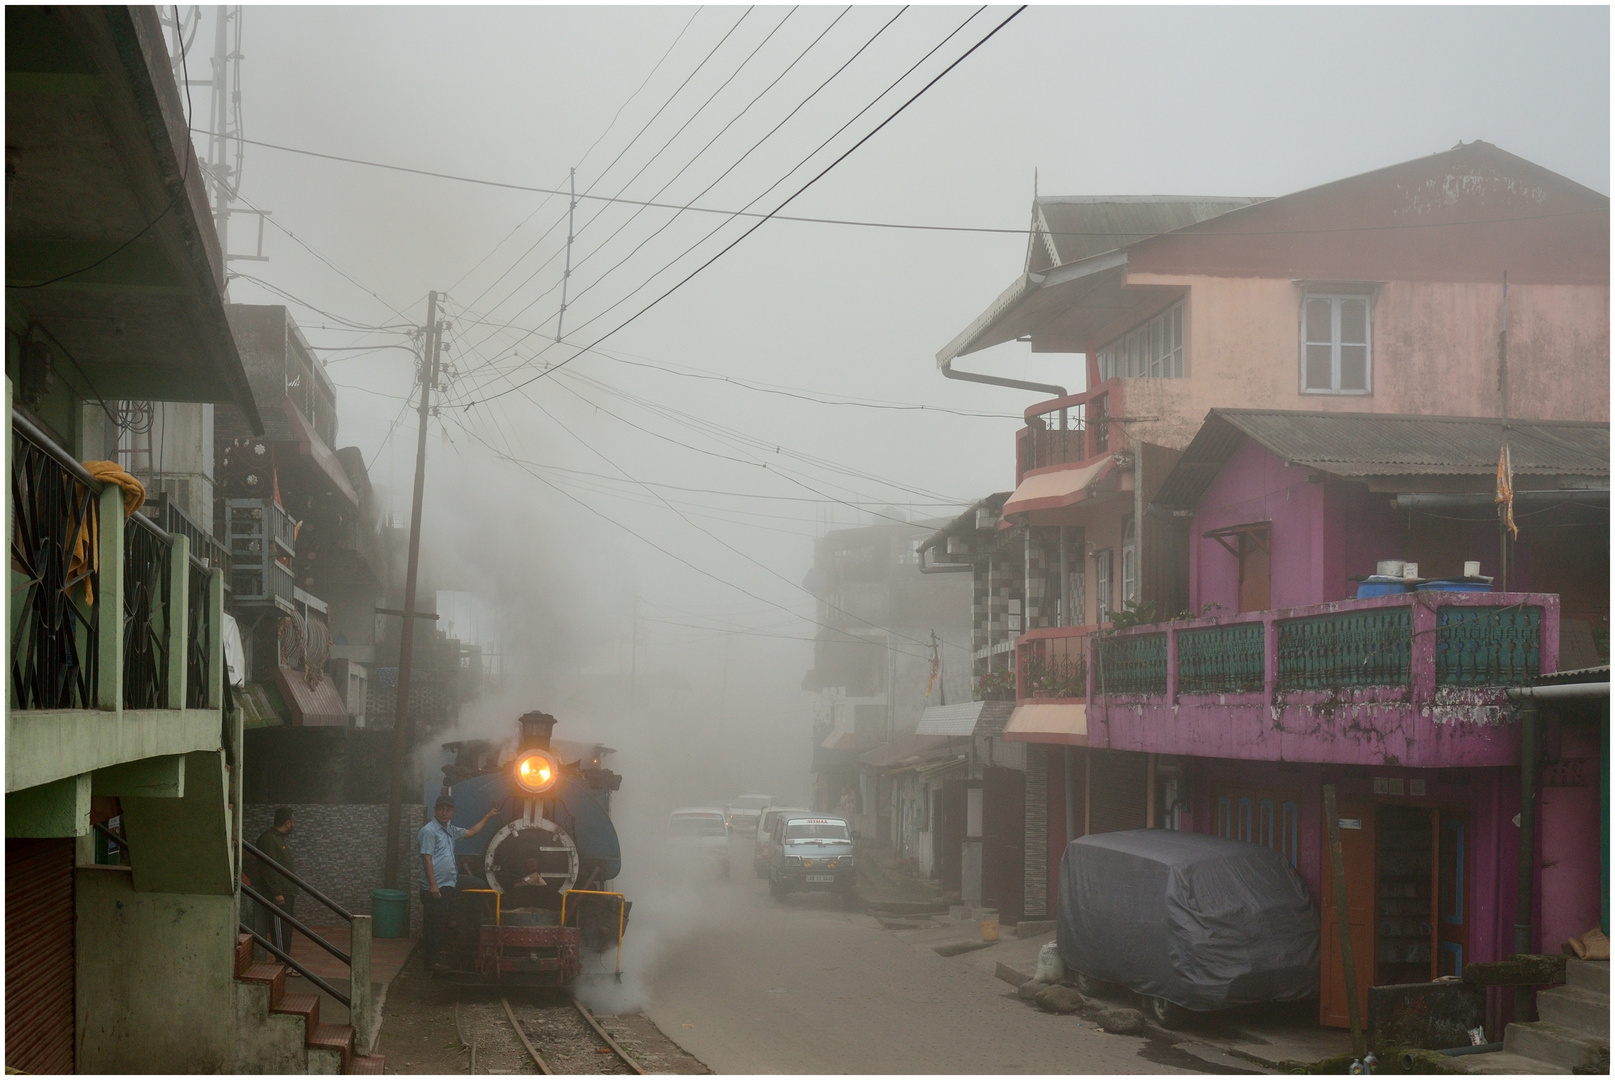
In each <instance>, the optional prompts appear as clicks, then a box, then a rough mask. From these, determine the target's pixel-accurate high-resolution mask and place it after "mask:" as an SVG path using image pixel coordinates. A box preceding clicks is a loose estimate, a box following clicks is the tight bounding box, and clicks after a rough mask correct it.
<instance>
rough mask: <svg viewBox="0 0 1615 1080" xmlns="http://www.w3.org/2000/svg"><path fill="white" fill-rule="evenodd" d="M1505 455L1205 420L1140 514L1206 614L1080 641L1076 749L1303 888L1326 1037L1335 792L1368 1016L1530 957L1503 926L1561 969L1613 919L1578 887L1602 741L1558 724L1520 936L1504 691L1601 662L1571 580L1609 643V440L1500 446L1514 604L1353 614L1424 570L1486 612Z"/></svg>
mask: <svg viewBox="0 0 1615 1080" xmlns="http://www.w3.org/2000/svg"><path fill="white" fill-rule="evenodd" d="M1502 438H1503V428H1502V424H1501V423H1500V422H1499V421H1496V420H1481V419H1475V418H1467V417H1400V416H1389V415H1372V414H1357V415H1354V414H1348V413H1297V412H1282V411H1258V410H1238V409H1233V410H1213V411H1212V413H1211V415H1210V416H1208V417H1207V419H1206V422H1205V424H1204V425H1203V426H1202V428H1201V429H1200V432H1199V433H1198V434H1197V435H1196V436H1195V438H1194V440H1193V441H1192V442H1191V443H1190V445H1189V446H1188V448H1187V449H1186V450H1185V451H1184V453H1183V455H1182V457H1181V458H1180V460H1179V462H1178V465H1177V467H1176V468H1175V469H1174V470H1173V471H1172V473H1171V474H1170V475H1168V476H1167V477H1166V479H1165V481H1164V482H1163V484H1162V486H1161V488H1160V491H1159V492H1158V493H1157V495H1156V498H1155V501H1154V503H1153V504H1152V508H1151V509H1152V512H1154V513H1155V514H1156V515H1157V516H1159V517H1162V518H1163V519H1167V520H1170V521H1173V522H1175V523H1182V524H1184V525H1186V526H1187V528H1186V530H1185V532H1186V538H1187V542H1188V546H1189V552H1190V562H1189V591H1190V595H1191V597H1193V598H1194V603H1195V610H1197V611H1198V612H1199V613H1200V614H1201V615H1202V616H1203V617H1200V618H1187V619H1181V620H1177V621H1173V622H1169V623H1157V624H1153V625H1144V626H1139V627H1134V628H1130V629H1125V630H1122V631H1120V632H1119V633H1116V634H1114V635H1112V636H1105V637H1094V638H1090V639H1089V641H1088V645H1089V650H1088V664H1087V675H1088V680H1089V695H1088V698H1087V702H1086V720H1087V735H1088V745H1089V746H1090V747H1093V746H1103V747H1106V748H1107V749H1108V750H1110V751H1117V750H1125V751H1131V752H1135V753H1142V754H1146V755H1150V756H1151V759H1152V760H1154V761H1155V762H1156V773H1157V775H1161V774H1162V770H1163V768H1164V769H1165V770H1166V775H1169V776H1170V777H1171V778H1172V781H1173V784H1174V785H1175V786H1174V787H1173V788H1172V789H1171V790H1170V791H1168V790H1165V789H1164V787H1161V786H1157V788H1156V789H1155V790H1152V791H1151V792H1150V793H1149V797H1150V798H1151V799H1153V800H1157V807H1158V809H1157V813H1158V815H1159V817H1160V818H1161V820H1162V821H1163V822H1165V823H1168V824H1170V825H1172V826H1173V827H1176V828H1185V829H1193V830H1196V831H1200V832H1214V833H1217V834H1220V835H1223V836H1230V837H1233V838H1236V839H1244V840H1248V841H1250V842H1253V843H1260V844H1264V845H1266V846H1269V847H1274V848H1277V849H1278V850H1280V851H1282V852H1284V853H1285V854H1286V856H1287V857H1288V858H1289V859H1290V861H1291V862H1292V863H1293V864H1294V865H1295V866H1296V868H1297V869H1298V870H1299V871H1300V873H1301V875H1302V877H1303V878H1304V879H1305V880H1306V881H1307V883H1308V886H1309V887H1310V888H1311V889H1312V891H1313V896H1314V898H1315V900H1316V901H1317V902H1318V904H1319V908H1320V911H1321V912H1322V915H1323V929H1324V953H1323V971H1322V983H1323V985H1322V997H1321V1019H1322V1020H1323V1021H1324V1022H1325V1023H1330V1024H1340V1025H1344V1024H1345V1022H1346V1015H1347V1011H1346V1000H1345V992H1344V976H1343V974H1342V969H1341V965H1340V956H1339V948H1338V942H1337V940H1335V939H1333V938H1332V937H1331V933H1330V930H1331V928H1332V927H1333V926H1334V925H1335V922H1334V918H1335V916H1334V914H1333V912H1334V908H1333V890H1332V884H1331V882H1330V879H1329V874H1328V871H1327V858H1326V855H1325V851H1326V849H1325V847H1324V844H1325V828H1324V825H1325V822H1324V821H1323V820H1322V817H1321V804H1322V789H1323V785H1325V784H1332V785H1334V786H1335V788H1336V790H1337V792H1338V796H1339V800H1340V802H1339V805H1340V814H1341V818H1342V821H1344V822H1347V823H1348V825H1347V826H1346V827H1345V828H1343V831H1342V837H1343V840H1342V845H1343V854H1344V857H1345V865H1346V868H1347V881H1348V904H1349V905H1350V908H1351V921H1352V925H1353V931H1352V938H1353V952H1354V954H1355V955H1356V956H1357V957H1358V958H1359V959H1358V972H1359V985H1360V986H1361V988H1362V989H1361V993H1362V994H1363V995H1364V996H1365V1000H1366V993H1367V986H1368V985H1382V984H1386V983H1399V982H1423V981H1427V980H1430V979H1434V978H1436V977H1438V976H1440V975H1455V974H1458V973H1460V972H1461V970H1462V967H1463V965H1464V964H1465V963H1469V962H1472V961H1474V960H1477V959H1481V960H1488V959H1501V958H1503V957H1505V956H1507V955H1509V954H1510V953H1512V952H1514V951H1517V944H1516V934H1515V924H1516V922H1523V923H1525V924H1527V925H1528V926H1529V927H1530V941H1529V943H1528V944H1527V945H1526V948H1527V949H1531V950H1536V951H1546V952H1557V951H1558V948H1559V945H1560V944H1562V943H1563V941H1565V940H1566V939H1567V938H1568V937H1570V936H1572V935H1579V934H1580V933H1582V932H1584V931H1586V930H1587V929H1590V928H1591V927H1593V926H1597V925H1599V924H1600V923H1601V922H1602V921H1603V918H1604V914H1603V912H1604V904H1603V893H1602V889H1601V881H1602V880H1607V869H1606V870H1605V874H1604V875H1600V874H1599V873H1597V872H1596V871H1595V870H1593V869H1592V868H1594V867H1598V866H1600V865H1602V866H1604V867H1606V868H1607V858H1606V857H1604V856H1603V853H1604V852H1605V851H1606V850H1607V849H1605V848H1604V847H1603V844H1602V834H1601V831H1600V827H1599V816H1598V813H1597V808H1598V806H1599V805H1600V801H1599V787H1600V784H1604V785H1607V778H1605V779H1603V780H1599V779H1598V776H1599V775H1600V773H1599V769H1600V765H1601V762H1602V760H1603V755H1602V753H1601V744H1600V738H1607V734H1603V735H1601V734H1600V732H1601V731H1603V730H1605V729H1607V712H1606V713H1605V717H1606V720H1605V723H1604V724H1603V725H1602V726H1599V725H1596V724H1588V723H1586V722H1583V721H1567V720H1566V719H1565V717H1563V716H1560V715H1557V714H1556V715H1553V716H1551V717H1549V719H1548V724H1547V727H1546V729H1545V731H1546V732H1547V734H1548V735H1549V742H1550V743H1551V746H1550V749H1549V757H1548V758H1547V767H1546V768H1545V769H1544V770H1543V771H1542V773H1541V775H1542V776H1543V777H1545V778H1546V779H1544V780H1543V784H1544V786H1543V788H1542V796H1541V799H1540V802H1539V804H1538V809H1539V811H1540V813H1539V814H1538V816H1537V818H1536V821H1535V826H1534V828H1533V830H1532V832H1533V848H1534V852H1533V853H1532V854H1538V855H1540V857H1539V858H1536V859H1535V860H1534V861H1535V864H1536V865H1537V867H1538V874H1537V877H1538V882H1537V886H1536V888H1537V892H1536V895H1535V897H1534V898H1533V899H1532V901H1531V905H1530V909H1529V910H1526V911H1525V912H1524V917H1523V918H1517V915H1518V914H1519V913H1520V908H1519V905H1518V903H1517V899H1518V890H1517V883H1518V877H1517V869H1518V865H1519V861H1520V828H1519V827H1517V826H1516V825H1515V823H1514V816H1515V815H1516V814H1518V813H1520V811H1521V809H1522V806H1523V805H1524V804H1525V800H1524V795H1523V793H1522V786H1521V785H1522V776H1521V768H1520V766H1521V761H1522V758H1521V741H1522V728H1521V709H1520V706H1519V705H1518V704H1517V703H1516V702H1514V701H1512V700H1511V699H1510V695H1509V693H1508V688H1510V687H1527V686H1534V685H1535V684H1537V683H1538V682H1539V681H1540V680H1541V679H1542V678H1543V677H1545V676H1552V675H1553V674H1554V673H1555V672H1556V671H1557V670H1558V669H1559V668H1560V667H1561V666H1562V664H1561V658H1568V659H1570V660H1571V666H1573V667H1579V666H1583V665H1586V666H1592V665H1597V664H1600V663H1604V664H1607V660H1606V659H1601V658H1600V656H1599V654H1598V650H1599V646H1598V644H1597V642H1598V635H1597V634H1595V633H1594V630H1593V626H1592V625H1590V624H1589V623H1588V622H1587V621H1586V620H1578V619H1571V620H1565V621H1563V622H1562V621H1561V611H1562V604H1561V597H1560V595H1558V594H1557V592H1555V591H1549V590H1548V589H1546V588H1543V586H1542V584H1541V581H1542V580H1543V579H1544V578H1547V579H1551V580H1554V581H1556V582H1571V576H1573V575H1579V577H1577V578H1576V580H1575V581H1574V582H1573V583H1572V588H1571V590H1570V591H1567V593H1566V595H1565V597H1564V599H1565V601H1566V602H1568V603H1573V604H1576V605H1578V609H1579V610H1581V611H1584V612H1590V613H1592V614H1593V615H1594V617H1595V619H1597V618H1599V617H1600V616H1598V612H1599V611H1600V609H1601V610H1602V616H1601V618H1602V625H1603V626H1604V627H1606V628H1607V624H1608V606H1607V605H1608V546H1609V526H1608V507H1609V429H1608V427H1607V426H1606V425H1601V424H1589V423H1575V422H1570V423H1563V422H1560V423H1554V422H1547V421H1521V422H1517V423H1515V424H1512V425H1511V426H1510V432H1509V439H1510V444H1511V452H1512V456H1513V461H1514V468H1515V486H1516V492H1517V495H1516V514H1517V515H1519V516H1520V517H1521V519H1522V522H1523V525H1522V529H1521V533H1520V540H1519V542H1518V543H1517V544H1515V545H1511V547H1510V551H1509V554H1510V556H1511V566H1510V573H1511V577H1510V578H1509V583H1508V585H1507V587H1506V590H1505V591H1490V589H1489V588H1488V587H1487V586H1486V585H1485V584H1483V583H1481V582H1480V581H1479V580H1477V579H1469V580H1467V581H1465V582H1462V583H1460V584H1462V585H1463V586H1464V587H1466V588H1473V589H1480V590H1486V591H1463V592H1460V591H1447V590H1440V589H1432V590H1430V591H1423V590H1421V591H1417V592H1404V591H1402V588H1401V586H1400V585H1393V586H1378V588H1387V587H1388V588H1391V589H1394V590H1395V591H1393V592H1391V593H1389V594H1388V595H1380V596H1374V597H1370V598H1365V599H1357V598H1356V592H1357V589H1358V584H1357V582H1358V580H1360V579H1362V578H1364V577H1366V576H1368V575H1371V574H1373V573H1374V572H1375V570H1376V568H1377V564H1378V563H1380V562H1381V561H1382V560H1410V559H1413V557H1414V556H1415V555H1416V556H1417V561H1418V564H1419V574H1420V575H1421V576H1422V577H1423V578H1425V579H1439V578H1452V579H1456V578H1460V577H1462V576H1463V574H1464V565H1463V564H1464V563H1465V562H1469V561H1474V562H1479V563H1481V566H1482V568H1483V570H1485V571H1490V572H1491V574H1490V575H1488V576H1494V580H1493V583H1492V584H1493V586H1496V587H1501V584H1502V583H1501V580H1500V579H1501V574H1500V573H1499V572H1498V568H1497V565H1496V560H1497V559H1498V557H1499V549H1498V535H1497V531H1498V530H1497V516H1496V511H1495V508H1494V507H1493V505H1492V500H1493V492H1494V486H1495V469H1496V465H1495V462H1496V455H1497V451H1498V448H1499V447H1500V446H1501V443H1502ZM1555 575H1557V576H1555ZM1567 628H1573V631H1574V632H1573V633H1571V634H1570V635H1568V640H1567V637H1566V635H1564V634H1563V631H1564V630H1565V629H1567ZM1603 640H1604V642H1605V645H1604V646H1603V648H1604V649H1605V650H1607V636H1605V637H1604V639H1603ZM1605 656H1607V651H1606V653H1605ZM1605 670H1606V671H1607V668H1606V669H1605ZM1605 679H1606V682H1607V675H1606V676H1605ZM1534 737H1535V736H1533V738H1534ZM1163 762H1164V763H1166V764H1165V765H1164V766H1163V764H1162V763H1163ZM1533 776H1535V773H1534V771H1533ZM1531 786H1532V787H1535V780H1534V779H1533V780H1532V782H1531ZM1550 856H1551V857H1550Z"/></svg>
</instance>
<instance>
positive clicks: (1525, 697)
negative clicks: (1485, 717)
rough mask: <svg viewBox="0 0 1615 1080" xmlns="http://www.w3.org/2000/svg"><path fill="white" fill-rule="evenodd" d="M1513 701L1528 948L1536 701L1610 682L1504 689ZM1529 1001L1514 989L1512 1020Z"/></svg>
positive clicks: (1519, 930) (1519, 900)
mask: <svg viewBox="0 0 1615 1080" xmlns="http://www.w3.org/2000/svg"><path fill="white" fill-rule="evenodd" d="M1505 692H1506V693H1507V694H1508V696H1509V698H1510V699H1512V700H1514V701H1523V702H1525V703H1526V704H1525V707H1524V708H1523V709H1522V710H1521V711H1520V864H1519V881H1518V885H1517V886H1516V888H1517V891H1516V894H1515V899H1514V951H1515V952H1516V953H1529V952H1530V951H1531V916H1532V911H1531V908H1532V900H1533V897H1534V891H1535V884H1536V827H1537V825H1536V811H1537V759H1538V758H1539V757H1540V756H1541V748H1540V742H1541V723H1542V719H1541V713H1540V712H1539V710H1538V708H1537V704H1536V703H1537V702H1539V701H1566V700H1573V699H1577V698H1598V697H1602V698H1607V697H1609V683H1607V682H1595V683H1566V684H1564V685H1561V686H1511V687H1509V688H1508V689H1507V690H1506V691H1505ZM1530 1002H1531V988H1530V987H1527V986H1517V987H1515V988H1514V1019H1515V1020H1516V1021H1517V1022H1520V1023H1524V1022H1525V1019H1526V1016H1527V1015H1528V1013H1527V1007H1528V1006H1529V1005H1530Z"/></svg>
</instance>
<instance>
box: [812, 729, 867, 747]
mask: <svg viewBox="0 0 1615 1080" xmlns="http://www.w3.org/2000/svg"><path fill="white" fill-rule="evenodd" d="M857 745H858V738H857V736H856V735H854V734H853V733H852V732H850V731H832V732H830V734H829V735H826V736H825V738H824V742H822V743H820V744H819V749H821V750H851V749H853V748H854V747H856V746H857Z"/></svg>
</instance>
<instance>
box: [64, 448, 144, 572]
mask: <svg viewBox="0 0 1615 1080" xmlns="http://www.w3.org/2000/svg"><path fill="white" fill-rule="evenodd" d="M84 470H85V471H86V472H88V473H89V474H90V475H91V476H92V477H94V478H95V479H96V480H97V481H99V482H100V483H103V484H116V485H118V487H120V488H122V489H123V516H124V517H128V516H129V515H130V514H132V513H134V512H135V511H136V510H139V509H140V508H141V507H142V506H144V505H145V503H146V489H145V487H144V485H142V484H141V483H140V481H139V480H136V479H135V478H134V477H132V476H130V475H129V474H128V473H126V472H124V471H123V469H122V468H120V467H119V466H118V463H117V462H116V461H86V462H84ZM100 540H101V538H100V536H98V535H97V533H96V529H95V522H94V521H93V520H86V521H83V522H81V523H80V524H79V528H78V532H77V533H76V534H75V535H74V537H73V561H72V562H71V563H69V564H68V567H67V580H68V583H69V584H68V588H69V589H71V588H72V583H73V582H75V581H79V580H80V579H82V580H83V581H84V602H85V603H87V604H93V603H95V589H94V588H92V587H91V585H90V580H89V575H90V574H92V573H94V572H95V571H97V570H99V569H100V568H101V543H100Z"/></svg>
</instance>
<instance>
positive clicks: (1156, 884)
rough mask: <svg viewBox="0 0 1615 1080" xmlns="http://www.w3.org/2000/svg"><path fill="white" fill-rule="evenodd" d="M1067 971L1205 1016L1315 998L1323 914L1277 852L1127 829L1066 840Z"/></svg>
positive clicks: (1061, 934) (1060, 934) (1063, 919)
mask: <svg viewBox="0 0 1615 1080" xmlns="http://www.w3.org/2000/svg"><path fill="white" fill-rule="evenodd" d="M1059 908H1060V910H1059V921H1058V923H1057V924H1056V937H1057V940H1058V942H1059V948H1060V958H1061V959H1062V960H1063V961H1064V962H1065V964H1066V967H1067V968H1068V969H1071V970H1073V971H1080V972H1082V973H1083V974H1085V975H1088V976H1091V977H1092V978H1095V979H1099V980H1102V981H1104V982H1112V983H1119V984H1121V985H1123V986H1125V987H1127V988H1128V989H1130V990H1133V991H1136V992H1137V993H1140V994H1146V995H1149V996H1151V997H1158V998H1162V999H1164V1000H1166V1001H1170V1002H1173V1003H1175V1004H1177V1005H1181V1006H1183V1007H1184V1008H1186V1009H1193V1010H1195V1011H1199V1012H1209V1011H1211V1010H1214V1009H1223V1008H1228V1007H1231V1006H1235V1005H1251V1004H1259V1003H1261V1002H1269V1001H1299V1000H1302V999H1305V998H1308V997H1313V996H1315V995H1316V994H1317V993H1318V915H1317V912H1316V910H1315V909H1314V908H1313V906H1312V901H1311V899H1310V898H1309V897H1308V895H1307V890H1306V886H1305V884H1303V883H1302V881H1301V878H1300V876H1299V875H1297V874H1296V872H1295V871H1294V870H1293V869H1292V868H1291V867H1290V865H1289V863H1287V862H1286V861H1285V860H1284V857H1283V856H1282V855H1280V854H1279V853H1278V852H1276V851H1273V850H1271V849H1269V848H1265V847H1260V846H1258V845H1256V844H1248V843H1242V842H1240V841H1236V840H1226V839H1223V838H1221V837H1217V836H1205V835H1203V834H1199V833H1188V832H1172V831H1167V830H1162V829H1134V830H1130V831H1126V832H1114V833H1100V834H1098V835H1094V836H1084V837H1081V838H1080V839H1077V840H1073V841H1072V842H1071V843H1070V844H1069V845H1067V847H1066V850H1065V854H1064V855H1063V856H1062V857H1061V860H1060V904H1059Z"/></svg>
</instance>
